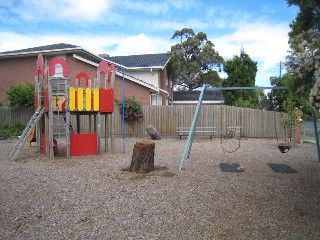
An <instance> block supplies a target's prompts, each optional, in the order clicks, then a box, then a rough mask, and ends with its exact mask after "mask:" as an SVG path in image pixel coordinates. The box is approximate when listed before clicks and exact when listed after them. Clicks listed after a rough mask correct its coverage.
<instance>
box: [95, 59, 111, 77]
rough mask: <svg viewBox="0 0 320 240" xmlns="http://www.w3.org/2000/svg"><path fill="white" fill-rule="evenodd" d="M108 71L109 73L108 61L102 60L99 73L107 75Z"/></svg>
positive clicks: (98, 69)
mask: <svg viewBox="0 0 320 240" xmlns="http://www.w3.org/2000/svg"><path fill="white" fill-rule="evenodd" d="M108 71H109V67H108V63H107V62H106V61H104V60H102V61H101V62H100V63H99V65H98V68H97V73H98V72H104V73H105V74H106V75H107V74H108Z"/></svg>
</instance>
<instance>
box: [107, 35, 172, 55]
mask: <svg viewBox="0 0 320 240" xmlns="http://www.w3.org/2000/svg"><path fill="white" fill-rule="evenodd" d="M170 47H171V43H170V42H169V41H167V40H164V39H161V38H155V37H149V36H147V35H145V34H143V33H141V34H139V35H136V36H128V37H122V38H121V39H119V42H118V43H117V46H116V48H115V49H114V50H113V51H110V52H109V54H110V55H111V56H115V55H135V54H145V53H162V52H167V51H170Z"/></svg>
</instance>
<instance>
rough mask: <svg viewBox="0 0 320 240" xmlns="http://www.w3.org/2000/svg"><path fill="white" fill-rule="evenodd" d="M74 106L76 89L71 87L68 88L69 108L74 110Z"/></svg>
mask: <svg viewBox="0 0 320 240" xmlns="http://www.w3.org/2000/svg"><path fill="white" fill-rule="evenodd" d="M75 108H76V90H75V89H74V88H73V87H70V88H69V109H70V111H74V110H75Z"/></svg>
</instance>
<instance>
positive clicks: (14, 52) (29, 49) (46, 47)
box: [1, 43, 80, 55]
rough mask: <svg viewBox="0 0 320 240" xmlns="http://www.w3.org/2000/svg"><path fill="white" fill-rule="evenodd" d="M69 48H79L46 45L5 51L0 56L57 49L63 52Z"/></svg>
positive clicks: (62, 44) (74, 46)
mask: <svg viewBox="0 0 320 240" xmlns="http://www.w3.org/2000/svg"><path fill="white" fill-rule="evenodd" d="M70 48H80V47H79V46H76V45H73V44H67V43H57V44H51V45H46V46H40V47H32V48H25V49H19V50H13V51H6V52H1V54H3V55H7V54H18V53H31V52H42V51H52V50H57V49H59V50H63V49H70Z"/></svg>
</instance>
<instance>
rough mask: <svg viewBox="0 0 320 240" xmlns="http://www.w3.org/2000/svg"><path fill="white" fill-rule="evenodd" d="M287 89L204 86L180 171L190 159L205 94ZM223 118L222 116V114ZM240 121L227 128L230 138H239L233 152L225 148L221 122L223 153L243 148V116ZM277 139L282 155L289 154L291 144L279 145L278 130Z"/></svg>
mask: <svg viewBox="0 0 320 240" xmlns="http://www.w3.org/2000/svg"><path fill="white" fill-rule="evenodd" d="M286 88H287V87H220V88H211V87H207V86H206V85H205V84H204V85H203V86H202V88H201V92H200V95H199V100H198V104H197V107H196V110H195V113H194V116H193V120H192V124H191V127H190V131H189V135H188V139H187V142H186V145H185V148H184V151H183V153H182V158H181V161H180V164H179V171H182V169H183V165H184V162H185V159H186V158H189V157H190V152H191V148H192V143H193V138H194V135H195V129H196V126H197V124H198V119H199V115H200V114H199V113H200V110H201V106H202V100H203V96H204V92H205V91H206V90H208V91H221V90H232V91H233V90H257V89H286ZM221 116H222V114H221ZM239 119H240V121H239V122H240V124H237V122H238V120H236V126H235V127H227V135H228V132H229V134H230V136H233V137H236V136H237V138H238V146H237V147H235V148H234V149H232V150H228V149H226V148H225V147H223V141H222V138H223V136H222V120H221V134H220V146H221V149H222V150H223V151H225V152H227V153H233V152H236V151H237V150H238V149H240V147H241V124H242V114H240V118H239ZM237 125H238V126H237ZM290 134H291V130H290ZM276 138H277V143H278V148H279V150H280V152H281V153H287V152H288V151H289V150H290V148H291V144H290V142H289V144H288V143H286V142H285V143H279V142H278V132H277V130H276Z"/></svg>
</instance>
